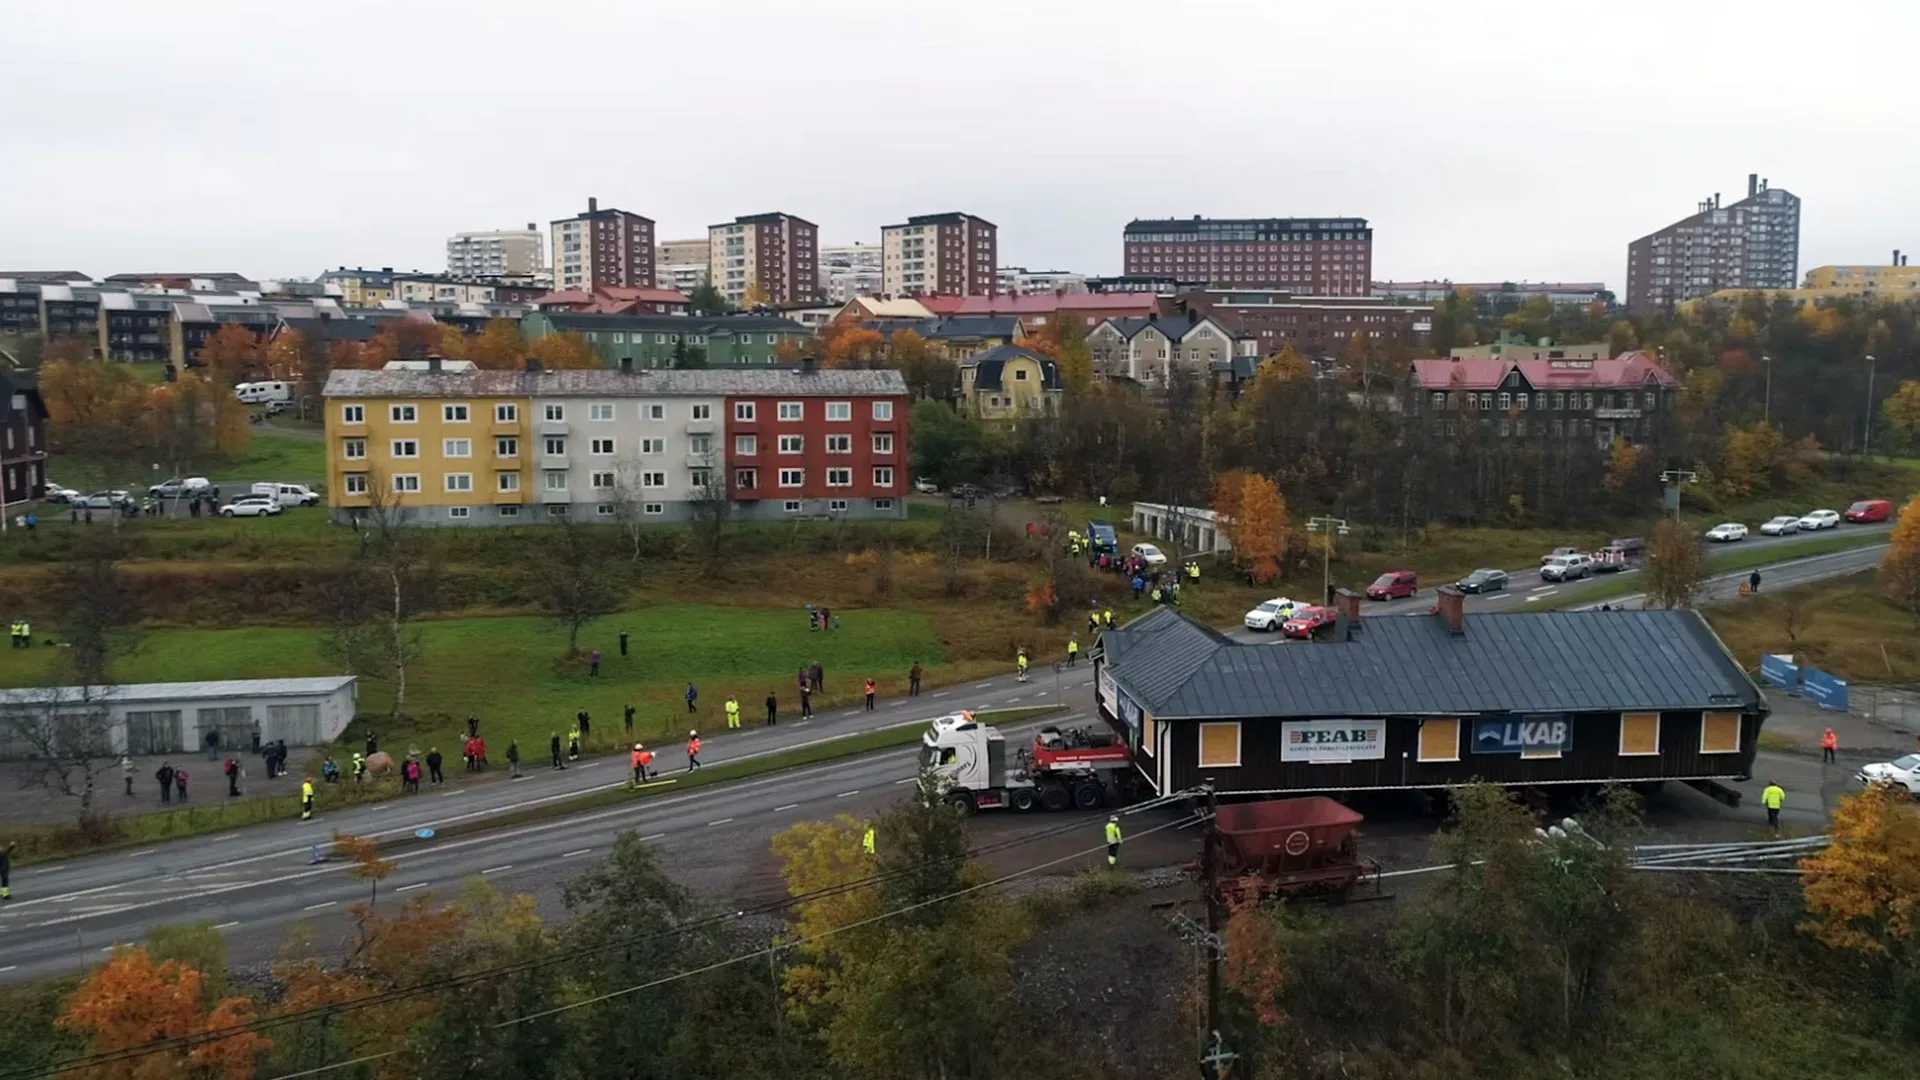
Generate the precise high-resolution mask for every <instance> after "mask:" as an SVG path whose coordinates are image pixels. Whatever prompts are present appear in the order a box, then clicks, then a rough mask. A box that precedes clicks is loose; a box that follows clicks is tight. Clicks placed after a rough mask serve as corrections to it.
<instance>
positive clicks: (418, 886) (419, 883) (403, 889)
mask: <svg viewBox="0 0 1920 1080" xmlns="http://www.w3.org/2000/svg"><path fill="white" fill-rule="evenodd" d="M428 884H429V883H428V882H425V881H416V882H414V883H413V884H411V885H402V886H400V887H399V888H397V889H395V890H393V891H394V892H406V891H407V890H408V889H424V888H426V887H427V885H428Z"/></svg>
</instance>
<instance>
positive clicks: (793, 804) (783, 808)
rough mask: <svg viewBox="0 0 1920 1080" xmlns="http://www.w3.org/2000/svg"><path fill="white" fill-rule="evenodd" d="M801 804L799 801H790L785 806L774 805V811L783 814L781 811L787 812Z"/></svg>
mask: <svg viewBox="0 0 1920 1080" xmlns="http://www.w3.org/2000/svg"><path fill="white" fill-rule="evenodd" d="M799 805H800V804H799V803H797V802H790V803H788V804H787V805H785V806H776V807H774V808H773V812H774V813H776V814H781V813H785V812H786V811H788V810H792V809H795V808H797V807H798V806H799Z"/></svg>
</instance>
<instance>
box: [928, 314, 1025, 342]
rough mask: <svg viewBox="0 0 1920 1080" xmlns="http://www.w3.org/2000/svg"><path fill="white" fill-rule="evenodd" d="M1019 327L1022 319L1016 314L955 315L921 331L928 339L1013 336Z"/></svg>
mask: <svg viewBox="0 0 1920 1080" xmlns="http://www.w3.org/2000/svg"><path fill="white" fill-rule="evenodd" d="M1019 329H1020V319H1019V317H1018V316H1014V315H953V316H949V317H948V318H945V319H941V320H939V321H938V322H935V323H933V324H931V325H929V326H928V327H927V328H926V329H924V330H922V331H920V336H922V337H924V338H927V339H928V340H939V339H944V338H956V337H1003V338H1011V337H1013V336H1014V334H1015V333H1017V332H1018V331H1019Z"/></svg>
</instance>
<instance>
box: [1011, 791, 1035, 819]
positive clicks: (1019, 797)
mask: <svg viewBox="0 0 1920 1080" xmlns="http://www.w3.org/2000/svg"><path fill="white" fill-rule="evenodd" d="M1012 802H1013V808H1014V809H1015V810H1018V811H1020V812H1021V813H1023V814H1024V813H1026V812H1028V811H1029V810H1032V809H1033V808H1034V807H1036V806H1039V805H1040V797H1039V796H1038V795H1035V794H1034V791H1033V789H1032V788H1021V789H1020V790H1018V791H1016V792H1014V793H1013V796H1012Z"/></svg>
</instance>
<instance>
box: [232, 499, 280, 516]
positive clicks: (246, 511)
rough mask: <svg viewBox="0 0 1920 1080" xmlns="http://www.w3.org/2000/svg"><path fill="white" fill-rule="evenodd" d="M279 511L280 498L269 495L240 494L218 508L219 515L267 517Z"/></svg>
mask: <svg viewBox="0 0 1920 1080" xmlns="http://www.w3.org/2000/svg"><path fill="white" fill-rule="evenodd" d="M278 513H280V500H278V499H276V498H274V497H273V496H271V495H242V496H240V497H239V498H237V499H235V500H233V501H232V502H230V503H228V504H227V505H225V506H223V507H221V508H220V516H221V517H267V516H269V515H272V514H278Z"/></svg>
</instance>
